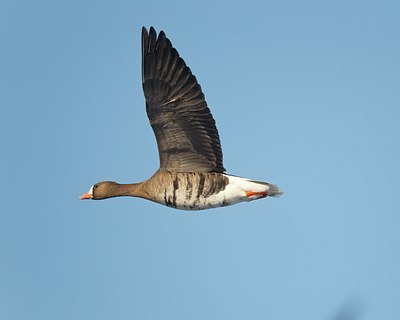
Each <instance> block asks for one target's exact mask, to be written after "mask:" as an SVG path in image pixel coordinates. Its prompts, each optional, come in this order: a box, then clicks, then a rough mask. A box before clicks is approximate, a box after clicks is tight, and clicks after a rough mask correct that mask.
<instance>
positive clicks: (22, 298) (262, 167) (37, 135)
mask: <svg viewBox="0 0 400 320" xmlns="http://www.w3.org/2000/svg"><path fill="white" fill-rule="evenodd" d="M143 25H145V26H147V27H149V26H150V25H154V26H155V28H156V30H157V31H159V30H161V29H162V30H164V31H165V32H166V34H167V36H168V37H169V38H170V39H171V41H172V43H173V45H174V46H175V47H176V48H177V49H178V51H179V53H180V54H181V56H182V57H183V58H184V59H185V61H186V62H187V64H188V65H189V66H190V67H191V69H192V71H193V73H194V74H195V75H196V76H197V79H198V80H199V82H200V84H201V85H202V88H203V91H204V92H205V94H206V99H207V102H208V104H209V106H210V108H211V110H212V112H213V115H214V117H215V119H216V121H217V125H218V129H219V131H220V136H221V141H222V146H223V151H224V162H225V163H224V164H225V167H226V168H227V170H228V172H229V173H232V174H236V175H241V176H245V177H249V178H253V179H258V180H264V181H270V182H274V183H277V184H278V185H279V186H280V187H281V188H282V189H283V190H284V191H285V194H284V196H283V197H281V198H279V199H269V198H267V199H265V200H260V201H255V202H252V203H244V204H239V205H236V206H232V207H226V208H222V209H215V210H210V211H204V212H196V213H188V212H184V211H176V210H173V209H170V208H167V207H163V206H160V205H157V204H155V203H152V202H147V201H145V200H142V199H132V198H127V199H122V198H120V199H111V200H106V201H97V202H96V201H80V200H79V199H78V196H79V195H80V194H82V193H83V192H85V191H87V190H88V189H89V187H90V186H91V185H92V184H94V183H95V182H97V181H101V180H114V181H119V182H136V181H141V180H144V179H146V178H148V177H149V176H151V175H152V173H153V172H154V171H155V170H156V169H157V167H158V155H157V148H156V143H155V139H154V137H153V132H152V131H151V128H150V126H149V124H148V120H147V117H146V113H145V107H144V97H143V93H142V88H141V69H140V68H141V56H140V34H141V27H142V26H143ZM399 31H400V4H399V2H398V1H386V0H380V1H351V0H350V1H348V0H346V1H344V0H336V1H290V0H288V1H259V2H258V1H254V0H248V1H241V2H235V1H215V0H204V1H182V0H171V1H163V0H155V1H151V0H149V1H81V0H79V1H78V0H68V1H52V0H48V1H45V0H38V1H28V0H26V1H15V0H2V1H1V2H0V39H1V44H0V47H1V50H0V65H1V68H0V91H1V94H0V107H1V116H0V139H1V158H0V161H1V166H0V170H1V171H0V173H1V183H0V193H1V210H0V211H1V213H0V254H1V261H0V319H7V320H25V319H29V320H36V319H37V320H47V319H48V320H50V319H51V320H54V319H57V320H64V319H75V320H76V319H96V320H103V319H104V320H105V319H141V320H142V319H143V320H147V319H149V320H153V319H163V320H165V319H177V320H188V319H190V320H202V319H207V320H214V319H235V320H236V319H238V320H239V319H273V320H281V319H282V320H286V319H287V320H293V319H296V320H299V319H300V320H358V319H360V320H361V319H363V320H373V319H374V320H375V319H399V317H400V217H399V214H400V194H399V192H400V189H399V181H400V170H399V164H400V152H399V151H400V150H399V138H400V124H399V123H400V102H399V101H400V59H399V57H400V37H399Z"/></svg>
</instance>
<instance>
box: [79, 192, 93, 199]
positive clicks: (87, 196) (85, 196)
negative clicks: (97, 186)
mask: <svg viewBox="0 0 400 320" xmlns="http://www.w3.org/2000/svg"><path fill="white" fill-rule="evenodd" d="M79 199H81V200H85V199H92V195H91V194H90V193H84V194H83V195H81V196H80V197H79Z"/></svg>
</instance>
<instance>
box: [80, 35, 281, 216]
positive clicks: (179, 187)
mask: <svg viewBox="0 0 400 320" xmlns="http://www.w3.org/2000/svg"><path fill="white" fill-rule="evenodd" d="M142 84H143V91H144V95H145V98H146V111H147V116H148V118H149V121H150V125H151V127H152V128H153V131H154V135H155V137H156V140H157V146H158V153H159V157H160V168H159V169H158V170H157V171H156V173H155V174H154V175H153V176H152V177H151V178H149V179H147V180H145V181H143V182H139V183H131V184H119V183H116V182H112V181H103V182H98V183H96V184H94V185H93V186H92V187H91V188H90V190H89V191H88V192H86V193H84V194H83V195H82V196H81V197H80V198H81V199H93V200H100V199H106V198H112V197H120V196H129V197H139V198H144V199H147V200H151V201H154V202H157V203H160V204H162V205H166V206H168V207H171V208H175V209H182V210H201V209H210V208H217V207H223V206H228V205H232V204H236V203H239V202H243V201H252V200H257V199H261V198H266V197H267V196H271V197H276V196H279V195H281V194H282V192H281V191H280V189H279V188H278V187H277V186H276V185H274V184H272V183H268V182H262V181H255V180H250V179H246V178H242V177H238V176H234V175H230V174H227V173H225V168H224V166H223V162H222V150H221V142H220V139H219V135H218V131H217V128H216V126H215V121H214V118H213V116H212V115H211V112H210V109H209V108H208V106H207V103H206V101H205V98H204V94H203V92H202V90H201V87H200V85H199V84H198V82H197V80H196V77H195V76H194V75H193V74H192V72H191V70H190V68H189V67H188V66H187V65H186V63H185V61H184V60H183V59H182V58H181V57H180V56H179V53H178V51H177V50H176V49H175V48H174V47H173V46H172V44H171V42H170V40H169V39H168V38H167V37H166V36H165V33H164V32H163V31H161V32H160V33H159V34H158V36H157V33H156V31H155V30H154V28H153V27H150V30H149V31H147V29H146V28H145V27H143V29H142Z"/></svg>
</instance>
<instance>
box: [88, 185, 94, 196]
mask: <svg viewBox="0 0 400 320" xmlns="http://www.w3.org/2000/svg"><path fill="white" fill-rule="evenodd" d="M93 187H94V186H91V187H90V189H89V191H88V192H87V193H88V194H90V195H91V196H93Z"/></svg>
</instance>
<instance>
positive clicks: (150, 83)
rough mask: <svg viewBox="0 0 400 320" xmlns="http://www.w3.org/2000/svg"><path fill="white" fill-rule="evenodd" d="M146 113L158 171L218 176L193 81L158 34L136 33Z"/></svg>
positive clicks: (214, 134) (215, 146)
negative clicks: (140, 52)
mask: <svg viewBox="0 0 400 320" xmlns="http://www.w3.org/2000/svg"><path fill="white" fill-rule="evenodd" d="M142 59H143V61H142V81H143V90H144V95H145V97H146V111H147V116H148V118H149V120H150V124H151V127H152V128H153V131H154V134H155V136H156V139H157V145H158V152H159V156H160V169H161V170H169V171H175V172H211V171H213V172H224V171H225V168H224V166H223V163H222V150H221V143H220V140H219V136H218V130H217V128H216V126H215V121H214V119H213V117H212V115H211V112H210V109H209V108H208V107H207V103H206V101H205V99H204V94H203V92H202V91H201V87H200V85H199V84H198V83H197V80H196V77H195V76H194V75H193V74H192V72H191V71H190V69H189V67H188V66H186V63H185V62H184V61H183V59H182V58H180V57H179V54H178V52H177V51H176V49H175V48H173V47H172V45H171V42H170V41H169V40H168V39H167V38H166V37H165V34H164V32H163V31H161V32H160V34H159V35H158V38H157V37H156V32H155V30H154V28H153V27H151V28H150V31H149V32H147V30H146V28H145V27H143V29H142Z"/></svg>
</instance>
